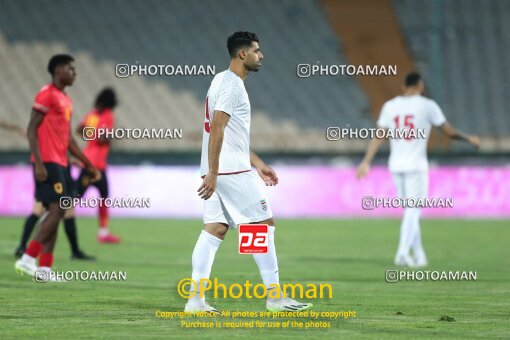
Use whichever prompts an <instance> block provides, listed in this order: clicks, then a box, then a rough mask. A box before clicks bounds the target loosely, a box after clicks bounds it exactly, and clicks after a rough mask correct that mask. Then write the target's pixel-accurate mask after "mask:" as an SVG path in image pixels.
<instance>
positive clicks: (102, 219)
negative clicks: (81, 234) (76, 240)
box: [93, 170, 121, 244]
mask: <svg viewBox="0 0 510 340" xmlns="http://www.w3.org/2000/svg"><path fill="white" fill-rule="evenodd" d="M93 185H94V186H95V187H96V188H97V189H98V190H99V194H100V195H101V198H103V199H105V198H108V197H109V192H108V177H107V176H106V171H104V170H103V171H101V179H100V180H99V181H98V182H96V183H93ZM98 218H99V231H98V234H97V241H98V242H99V243H113V244H115V243H120V241H121V239H120V237H118V236H115V235H113V234H112V233H111V232H110V228H109V216H108V207H107V206H105V205H104V204H101V205H100V206H99V207H98Z"/></svg>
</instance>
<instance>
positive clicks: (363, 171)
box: [356, 162, 370, 179]
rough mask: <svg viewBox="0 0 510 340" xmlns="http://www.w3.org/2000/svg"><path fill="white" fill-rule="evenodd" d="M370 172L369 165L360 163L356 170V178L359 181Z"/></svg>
mask: <svg viewBox="0 0 510 340" xmlns="http://www.w3.org/2000/svg"><path fill="white" fill-rule="evenodd" d="M369 171H370V164H369V163H367V162H361V163H360V164H359V165H358V168H357V169H356V178H357V179H361V178H363V177H365V176H366V175H367V174H368V172H369Z"/></svg>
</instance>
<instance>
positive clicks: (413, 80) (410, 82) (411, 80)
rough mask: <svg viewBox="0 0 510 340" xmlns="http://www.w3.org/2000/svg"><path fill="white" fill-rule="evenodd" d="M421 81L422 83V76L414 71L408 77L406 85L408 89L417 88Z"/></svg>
mask: <svg viewBox="0 0 510 340" xmlns="http://www.w3.org/2000/svg"><path fill="white" fill-rule="evenodd" d="M420 81H422V78H421V74H419V73H418V72H414V71H413V72H410V73H408V74H407V75H406V80H405V85H406V87H411V86H416V85H418V84H419V83H420Z"/></svg>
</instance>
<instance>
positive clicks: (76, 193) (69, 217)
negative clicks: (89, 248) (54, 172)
mask: <svg viewBox="0 0 510 340" xmlns="http://www.w3.org/2000/svg"><path fill="white" fill-rule="evenodd" d="M66 186H67V187H68V188H69V196H70V197H73V198H74V197H81V196H82V195H83V193H84V191H85V188H83V187H81V186H80V185H79V184H78V183H75V182H74V181H73V178H72V177H71V168H70V167H67V169H66ZM64 230H65V233H66V236H67V240H68V241H69V245H70V246H71V259H75V260H91V261H93V260H95V258H94V257H93V256H89V255H87V254H85V252H83V251H82V250H80V246H79V245H78V231H77V230H76V217H75V213H74V208H73V207H71V209H67V210H66V211H65V214H64Z"/></svg>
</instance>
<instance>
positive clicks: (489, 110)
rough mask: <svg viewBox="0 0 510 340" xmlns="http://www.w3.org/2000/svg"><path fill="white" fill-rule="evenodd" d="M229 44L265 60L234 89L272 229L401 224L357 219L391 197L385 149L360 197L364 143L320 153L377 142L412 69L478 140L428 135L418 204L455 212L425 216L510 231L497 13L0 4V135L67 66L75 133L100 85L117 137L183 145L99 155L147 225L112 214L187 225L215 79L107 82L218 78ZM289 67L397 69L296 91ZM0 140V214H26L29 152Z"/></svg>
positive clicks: (420, 8) (478, 5)
mask: <svg viewBox="0 0 510 340" xmlns="http://www.w3.org/2000/svg"><path fill="white" fill-rule="evenodd" d="M239 30H247V31H252V32H255V33H257V35H258V36H259V38H260V40H261V48H262V52H263V53H264V57H265V59H264V62H263V66H262V69H261V71H260V72H259V73H257V74H251V75H250V76H249V77H248V79H247V81H246V88H247V91H248V93H249V96H250V100H251V107H252V114H253V116H252V139H251V143H252V148H253V150H254V151H256V152H258V153H260V155H261V156H262V158H263V159H265V160H266V161H267V162H268V163H270V164H271V165H273V166H274V167H275V168H276V169H277V170H278V171H279V173H280V177H281V179H282V184H281V186H280V187H279V188H278V189H271V190H270V196H271V198H272V200H273V206H274V208H273V210H274V211H275V214H278V213H279V214H280V216H284V217H299V216H309V217H324V216H326V217H329V216H331V217H355V216H373V217H380V216H394V215H396V214H398V213H399V212H398V211H396V210H392V209H379V210H376V211H368V212H367V211H363V210H362V209H361V203H360V202H361V197H363V196H365V195H374V196H375V195H379V196H391V195H393V196H394V195H395V194H394V189H393V184H392V182H391V177H390V175H389V174H388V172H387V170H386V168H385V164H386V160H387V151H388V148H387V146H386V147H385V148H384V149H383V150H381V152H380V153H379V155H378V157H377V159H376V162H375V163H376V165H379V167H377V166H376V167H375V169H374V171H373V173H372V174H371V175H370V176H369V177H368V178H367V179H366V180H364V181H363V182H357V181H356V180H355V178H354V167H355V166H356V164H357V163H358V162H359V161H360V159H361V157H362V155H363V152H364V150H365V148H366V145H367V142H368V141H367V140H359V139H358V140H355V139H351V140H349V139H345V140H340V141H328V140H327V139H326V129H327V127H330V126H338V127H346V126H349V127H354V128H362V127H374V126H375V120H376V119H377V116H378V114H379V110H380V107H381V106H382V104H383V103H384V101H386V100H388V99H390V98H392V97H394V96H396V95H399V94H400V91H401V87H402V82H403V78H404V77H405V74H406V73H407V72H409V71H412V70H417V71H419V72H421V73H422V74H423V75H424V78H425V81H426V85H427V93H426V95H427V96H428V97H431V98H432V99H434V100H436V101H437V102H438V104H439V105H440V106H441V107H442V109H443V111H444V113H445V115H446V117H447V119H448V120H449V121H450V122H451V123H452V124H453V125H454V126H455V127H457V128H459V129H460V130H462V131H465V132H468V133H473V134H478V135H480V137H481V139H482V148H481V150H480V151H479V152H475V150H473V149H472V148H471V147H469V146H468V145H464V144H461V143H451V142H448V141H447V140H446V139H444V138H443V137H442V136H441V135H440V134H439V133H437V132H434V133H433V134H432V136H431V140H430V145H429V151H430V160H431V165H432V167H431V196H433V195H436V196H440V197H445V196H447V197H455V199H456V201H455V208H454V209H450V210H448V209H447V210H446V211H439V210H437V209H436V210H430V211H427V212H426V214H428V215H429V216H441V217H495V218H500V217H510V171H509V166H508V164H509V161H508V155H509V152H510V114H509V112H510V99H509V94H510V80H509V79H510V70H509V68H508V66H507V65H509V64H510V1H506V0H493V1H483V0H463V1H454V0H430V1H419V0H357V1H355V0H322V1H319V0H279V1H270V0H259V1H246V0H221V1H212V0H202V1H177V0H169V1H163V0H144V1H141V0H125V1H120V0H108V1H104V0H103V1H101V0H86V1H85V0H76V1H72V2H71V1H64V0H51V1H49V0H40V1H30V0H17V1H7V0H0V64H1V65H2V66H1V67H0V79H1V83H0V121H4V122H8V123H12V124H16V125H20V126H22V127H26V125H27V123H28V119H29V114H30V110H31V104H32V102H33V98H34V96H35V94H36V93H37V92H38V91H39V89H40V88H41V87H42V86H43V85H44V84H45V83H47V82H49V81H50V77H49V74H48V73H47V71H46V65H47V62H48V59H49V58H50V56H51V55H53V54H56V53H70V54H72V55H73V56H74V57H75V59H76V68H77V80H76V82H75V84H74V86H73V87H72V88H70V89H69V90H68V93H69V94H70V95H71V97H72V98H73V101H74V113H73V122H72V123H73V128H74V127H75V126H77V124H78V122H79V121H80V120H81V119H82V118H83V117H84V115H85V114H86V113H87V112H88V111H89V110H90V109H91V108H92V105H93V101H94V98H95V96H96V94H97V93H98V92H99V91H100V90H101V89H102V88H104V87H105V86H112V87H114V88H115V90H116V91H117V94H118V97H119V100H120V105H119V107H118V108H117V109H116V112H115V115H116V123H117V126H118V127H124V128H144V127H147V128H160V127H161V128H181V129H182V130H183V139H176V140H135V139H122V140H117V141H115V142H114V143H113V144H112V149H111V155H110V164H111V166H110V168H109V170H108V171H109V179H110V186H111V192H112V196H126V195H130V196H133V195H135V196H141V195H145V196H150V197H152V207H151V209H149V210H145V211H126V210H123V211H120V210H119V211H116V212H115V211H114V215H115V214H116V215H117V216H131V215H137V216H163V217H197V216H200V214H201V204H202V203H201V202H200V200H198V199H197V198H196V197H195V196H196V195H195V186H197V183H199V182H200V180H199V178H198V177H197V173H196V171H197V169H198V166H199V158H200V148H201V140H202V129H203V120H204V104H205V103H204V101H205V96H206V92H207V89H208V87H209V84H210V82H211V80H212V76H138V75H133V76H130V77H127V78H117V77H116V75H115V65H116V64H137V63H138V64H140V65H150V64H165V65H168V64H171V65H215V68H216V73H219V72H221V71H223V70H224V69H226V68H227V67H228V62H229V57H228V54H227V49H226V39H227V37H228V36H229V35H230V34H231V33H233V32H234V31H239ZM298 64H311V65H316V64H318V65H343V64H352V65H396V66H397V69H398V74H397V76H393V75H388V76H358V77H355V76H347V75H344V76H340V75H337V76H317V75H316V76H312V77H308V78H300V77H298V76H297V74H296V67H297V65H298ZM0 134H1V136H2V138H0V175H1V177H0V192H1V194H2V197H1V199H0V214H2V215H24V214H27V213H28V212H29V211H30V209H31V204H32V200H33V182H32V177H31V176H32V175H31V169H30V166H29V154H28V143H27V140H26V139H25V138H24V137H23V136H22V135H21V134H18V133H14V132H9V131H5V130H0ZM77 139H81V138H79V136H77ZM81 142H82V143H83V140H81ZM75 170H76V169H75ZM197 178H198V181H197ZM93 194H94V193H93ZM289 198H291V199H289ZM291 202H292V203H291ZM89 210H90V209H89ZM82 213H83V214H93V212H91V211H83V212H82Z"/></svg>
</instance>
